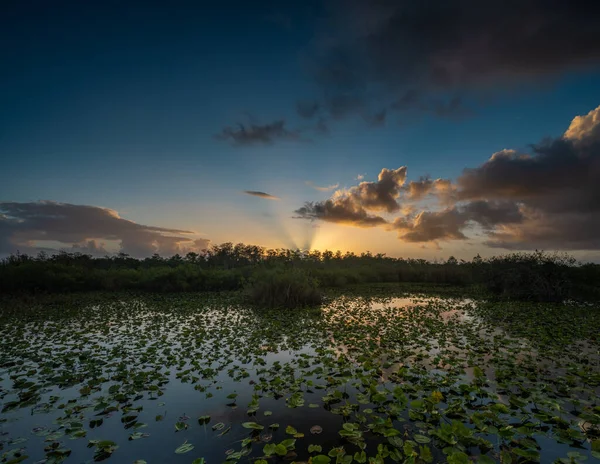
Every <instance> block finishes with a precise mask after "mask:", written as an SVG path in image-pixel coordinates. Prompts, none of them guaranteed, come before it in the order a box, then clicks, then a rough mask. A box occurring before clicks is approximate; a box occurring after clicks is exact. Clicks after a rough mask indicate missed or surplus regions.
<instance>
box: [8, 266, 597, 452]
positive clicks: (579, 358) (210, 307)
mask: <svg viewBox="0 0 600 464" xmlns="http://www.w3.org/2000/svg"><path fill="white" fill-rule="evenodd" d="M264 272H268V273H269V274H268V275H262V276H261V277H260V279H259V282H264V281H270V280H272V281H273V285H279V284H280V283H281V282H284V283H285V282H286V281H285V279H284V278H281V279H280V278H279V277H278V276H277V274H276V271H275V270H269V271H264ZM294 272H297V273H299V277H300V278H301V279H302V278H303V277H304V278H308V277H306V275H305V274H303V273H301V271H298V270H296V271H294ZM375 287H378V285H369V286H368V287H367V288H363V289H362V290H360V289H358V288H356V287H355V288H352V289H351V290H349V291H348V290H347V289H333V290H328V293H329V295H328V296H329V298H328V301H329V303H328V304H327V305H326V306H324V307H323V308H322V310H321V311H294V312H292V311H280V310H277V309H269V308H264V307H263V308H249V307H247V306H245V305H244V304H243V300H242V299H241V296H242V295H241V293H240V292H230V293H221V294H216V293H203V294H198V293H195V294H194V293H187V294H181V293H175V294H173V293H172V294H166V293H162V294H149V293H148V294H143V295H141V296H134V297H127V296H124V295H123V294H122V293H113V292H107V293H100V294H97V293H87V294H61V295H55V296H52V295H47V296H43V297H41V298H34V299H32V300H31V301H30V302H27V301H25V300H24V299H22V298H14V299H13V300H3V302H4V303H3V302H2V301H0V462H4V463H17V462H21V461H23V462H46V463H61V462H66V463H67V464H68V463H69V462H91V461H94V462H99V461H104V462H108V463H110V462H129V463H131V462H134V463H136V464H142V463H144V462H150V463H151V462H169V463H174V464H190V463H191V464H202V463H204V462H206V463H215V462H227V463H228V464H236V463H240V464H242V463H255V464H265V463H268V462H271V463H283V462H292V461H296V462H310V463H312V464H355V463H356V464H366V463H372V464H383V463H392V462H400V463H413V464H428V463H449V464H456V463H460V464H469V463H475V462H476V463H483V464H487V463H515V464H525V463H530V462H542V463H583V462H584V461H585V462H589V463H590V464H591V463H592V462H595V458H600V400H599V399H600V356H599V355H598V353H599V350H600V338H599V337H600V333H599V332H598V330H597V328H598V327H599V326H600V306H598V305H595V306H593V305H589V304H586V305H582V304H574V303H569V306H568V309H569V310H565V306H558V305H555V304H552V303H531V302H519V303H514V302H510V303H507V302H489V301H487V302H486V301H472V300H463V299H462V298H438V297H436V298H431V297H425V296H423V295H420V296H419V295H399V294H397V293H394V291H393V286H383V287H382V288H386V289H387V290H381V289H378V290H375ZM442 288H443V287H442ZM452 289H453V290H452V291H453V292H456V291H457V289H458V287H452ZM457 295H458V294H457ZM392 296H402V298H393V297H392Z"/></svg>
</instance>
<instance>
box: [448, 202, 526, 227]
mask: <svg viewBox="0 0 600 464" xmlns="http://www.w3.org/2000/svg"><path fill="white" fill-rule="evenodd" d="M459 210H460V212H461V213H462V214H463V215H464V216H465V217H466V218H467V219H468V220H471V221H473V222H477V223H479V225H481V226H482V227H483V228H484V229H488V230H491V229H494V228H495V227H496V226H497V225H499V224H521V223H522V222H523V220H524V216H523V213H522V211H521V209H520V207H519V205H518V204H517V203H515V202H512V201H510V200H508V201H484V200H478V201H472V202H469V203H467V204H465V205H462V206H460V208H459Z"/></svg>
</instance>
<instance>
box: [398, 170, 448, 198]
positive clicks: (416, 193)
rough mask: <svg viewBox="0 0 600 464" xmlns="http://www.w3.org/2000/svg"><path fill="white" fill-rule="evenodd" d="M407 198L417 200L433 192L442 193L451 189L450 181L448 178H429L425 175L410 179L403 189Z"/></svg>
mask: <svg viewBox="0 0 600 464" xmlns="http://www.w3.org/2000/svg"><path fill="white" fill-rule="evenodd" d="M404 190H405V191H406V194H407V199H409V200H413V201H419V200H422V199H424V198H425V197H426V196H427V195H429V194H432V193H435V194H438V195H440V196H441V195H443V194H444V193H449V192H451V191H452V182H451V181H450V180H448V179H431V178H429V177H427V176H424V177H421V178H420V179H419V180H417V181H410V182H409V183H408V185H407V186H406V187H405V189H404Z"/></svg>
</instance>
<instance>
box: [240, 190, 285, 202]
mask: <svg viewBox="0 0 600 464" xmlns="http://www.w3.org/2000/svg"><path fill="white" fill-rule="evenodd" d="M244 193H245V194H246V195H252V196H253V197H259V198H264V199H265V200H279V199H280V198H279V197H276V196H275V195H271V194H269V193H265V192H258V191H256V190H244Z"/></svg>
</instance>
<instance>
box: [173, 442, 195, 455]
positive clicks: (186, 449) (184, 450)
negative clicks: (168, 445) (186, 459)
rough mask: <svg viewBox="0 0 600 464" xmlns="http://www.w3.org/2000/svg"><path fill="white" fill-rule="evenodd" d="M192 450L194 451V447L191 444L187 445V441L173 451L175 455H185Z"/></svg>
mask: <svg viewBox="0 0 600 464" xmlns="http://www.w3.org/2000/svg"><path fill="white" fill-rule="evenodd" d="M193 449H194V445H192V444H191V443H188V442H187V441H185V442H184V443H183V444H182V445H180V446H179V447H178V448H177V449H176V450H175V453H176V454H185V453H189V452H190V451H192V450H193Z"/></svg>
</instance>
